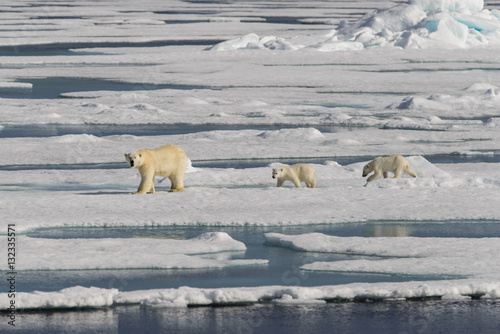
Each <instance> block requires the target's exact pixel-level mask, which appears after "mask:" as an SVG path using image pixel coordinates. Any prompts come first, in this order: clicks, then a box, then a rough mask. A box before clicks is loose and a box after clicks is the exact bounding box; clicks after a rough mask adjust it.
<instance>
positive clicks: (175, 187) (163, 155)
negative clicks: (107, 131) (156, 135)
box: [125, 145, 188, 194]
mask: <svg viewBox="0 0 500 334" xmlns="http://www.w3.org/2000/svg"><path fill="white" fill-rule="evenodd" d="M125 160H127V163H128V164H129V165H130V167H132V168H137V169H139V173H141V184H140V185H139V189H137V191H136V192H135V193H134V194H146V193H149V194H152V193H154V192H155V175H158V176H164V177H168V178H169V180H170V182H171V183H172V185H171V187H170V191H171V192H174V191H182V190H183V189H184V173H185V172H186V167H187V163H188V158H187V156H186V153H185V152H184V150H183V149H182V148H180V147H178V146H175V145H165V146H160V147H157V148H153V149H147V148H142V149H140V150H139V151H136V152H132V153H128V154H127V153H125Z"/></svg>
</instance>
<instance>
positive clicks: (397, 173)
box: [393, 168, 403, 179]
mask: <svg viewBox="0 0 500 334" xmlns="http://www.w3.org/2000/svg"><path fill="white" fill-rule="evenodd" d="M402 172H403V169H402V168H397V169H395V170H394V177H393V178H394V179H399V178H400V177H401V173H402Z"/></svg>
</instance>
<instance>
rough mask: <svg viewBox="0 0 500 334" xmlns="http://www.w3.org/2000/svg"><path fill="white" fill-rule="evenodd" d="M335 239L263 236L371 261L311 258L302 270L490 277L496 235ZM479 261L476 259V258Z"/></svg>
mask: <svg viewBox="0 0 500 334" xmlns="http://www.w3.org/2000/svg"><path fill="white" fill-rule="evenodd" d="M402 232H403V233H402V234H403V235H401V237H400V238H383V237H379V238H354V237H353V238H341V237H333V236H326V235H322V234H305V235H300V236H287V235H280V234H275V233H269V234H266V242H267V243H268V244H270V245H273V246H279V247H288V248H291V249H294V250H298V251H306V252H329V253H340V254H353V255H365V256H372V257H378V258H377V259H373V258H372V259H369V260H368V259H367V260H349V261H335V262H315V263H310V264H307V265H304V266H302V267H301V269H303V270H320V271H335V272H366V273H380V274H391V275H409V274H413V275H436V276H438V277H439V276H445V277H446V276H448V277H463V276H465V277H471V278H485V279H495V278H497V277H498V275H499V274H500V272H499V270H498V268H497V266H496V265H495V263H496V261H497V259H496V256H495V249H496V248H497V247H498V246H499V245H500V242H499V241H500V240H499V239H498V238H483V239H470V238H411V237H405V236H404V231H402ZM477 259H481V261H477Z"/></svg>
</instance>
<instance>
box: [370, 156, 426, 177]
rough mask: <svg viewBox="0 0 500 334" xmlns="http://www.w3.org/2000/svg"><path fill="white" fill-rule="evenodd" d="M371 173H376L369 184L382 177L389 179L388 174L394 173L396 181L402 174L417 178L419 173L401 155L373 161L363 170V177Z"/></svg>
mask: <svg viewBox="0 0 500 334" xmlns="http://www.w3.org/2000/svg"><path fill="white" fill-rule="evenodd" d="M371 172H375V173H374V174H373V175H372V176H370V177H369V178H368V180H367V181H368V182H370V181H374V180H376V179H378V178H380V177H381V176H382V175H383V176H384V178H387V176H388V175H387V173H388V172H392V173H394V178H395V179H399V178H400V177H401V173H402V172H405V173H406V174H408V175H410V176H413V177H417V173H415V172H414V171H412V170H411V169H410V164H409V163H408V161H406V159H405V158H403V157H402V156H400V155H391V156H388V157H378V158H375V159H373V160H372V161H371V162H369V163H368V164H366V165H365V167H364V168H363V177H365V176H367V175H368V174H370V173H371Z"/></svg>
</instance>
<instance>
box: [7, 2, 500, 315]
mask: <svg viewBox="0 0 500 334" xmlns="http://www.w3.org/2000/svg"><path fill="white" fill-rule="evenodd" d="M20 3H21V4H22V1H15V2H11V3H10V4H8V3H6V4H5V5H3V6H5V8H8V7H9V6H10V7H14V6H15V7H16V9H15V10H5V11H1V12H0V14H1V15H2V19H1V20H0V27H1V28H2V30H3V32H4V33H3V34H2V37H0V47H2V48H3V49H2V50H7V49H8V50H10V49H9V48H13V49H15V51H13V54H8V53H7V55H6V56H3V55H2V58H1V60H0V65H1V75H2V79H1V83H0V94H2V99H1V101H2V103H1V104H0V114H1V116H2V117H1V120H0V135H1V136H0V156H1V157H2V159H1V160H0V180H1V181H0V205H1V207H2V208H8V209H6V210H1V213H0V215H1V220H2V221H3V222H4V224H5V223H7V222H8V223H12V224H15V225H16V232H18V233H27V232H30V231H33V230H37V229H40V228H48V229H64V228H65V227H109V226H112V227H127V226H174V225H191V226H196V225H211V226H218V225H224V226H245V225H254V224H255V225H268V226H277V225H308V224H337V223H355V222H364V221H374V220H378V221H396V220H402V221H406V222H410V223H411V222H419V221H434V222H435V221H439V222H443V223H447V222H448V221H452V220H463V221H470V222H471V223H474V222H477V221H481V220H493V221H495V220H498V217H500V207H499V206H498V198H499V191H500V176H498V169H499V163H498V162H493V163H486V162H479V163H477V162H474V159H479V160H480V161H482V160H485V161H487V160H488V158H491V159H492V160H493V161H495V159H497V155H498V152H499V147H498V143H499V142H500V138H499V136H500V134H499V131H498V127H499V126H500V115H499V113H498V110H499V109H500V97H499V95H498V91H499V88H498V87H500V79H499V76H498V75H496V71H497V70H498V68H499V66H500V64H499V61H498V54H499V48H498V41H499V40H500V37H499V15H498V10H496V9H492V10H489V9H485V8H484V4H483V2H482V1H477V0H474V1H473V0H471V1H450V0H441V1H411V2H409V3H406V4H396V5H395V4H394V3H391V2H376V3H375V4H374V3H367V2H362V3H357V2H349V12H354V16H352V17H349V18H348V19H349V22H344V23H341V24H339V22H338V20H337V18H330V17H328V16H326V15H329V13H330V12H331V11H334V10H335V9H336V8H333V9H332V8H329V7H328V10H325V6H337V5H338V2H314V3H313V4H309V3H308V6H307V7H308V9H307V10H309V12H307V14H308V16H310V17H311V19H305V20H306V21H305V22H306V23H309V24H307V25H297V26H295V27H294V28H293V29H291V28H290V25H286V24H275V25H272V24H268V23H266V22H265V21H266V20H265V19H264V18H261V17H260V16H259V15H262V16H264V15H267V16H268V17H272V15H273V10H272V9H268V8H262V7H260V6H257V5H255V4H253V3H251V2H249V4H248V6H250V9H248V10H247V9H245V11H244V12H245V14H241V11H242V9H241V8H235V7H231V6H235V4H231V3H228V4H227V5H228V6H227V7H226V6H224V8H222V9H221V10H223V11H225V12H223V13H222V14H213V15H212V14H207V15H209V16H210V17H209V18H207V17H206V16H203V17H202V19H203V20H200V16H199V14H194V13H196V12H203V9H206V8H205V7H204V6H206V4H203V3H200V4H193V3H186V2H180V1H174V0H173V1H171V2H169V6H172V11H175V10H177V11H178V12H179V13H184V12H186V13H189V14H182V20H184V21H186V22H195V23H192V25H190V27H192V26H193V25H194V26H195V27H196V29H186V27H187V26H188V25H187V24H178V25H176V24H167V23H166V22H168V20H169V19H170V18H171V17H169V16H168V15H167V14H162V13H161V11H162V10H164V7H162V6H163V2H162V1H159V2H155V1H146V2H141V3H140V6H141V8H137V7H135V6H137V5H136V3H137V2H125V1H124V2H123V7H120V8H119V9H116V8H113V7H110V5H108V4H106V3H102V4H101V5H100V6H101V7H99V8H97V9H96V8H95V7H94V6H95V5H96V3H95V2H89V3H87V2H85V1H81V2H79V4H78V6H77V4H75V6H76V7H75V6H61V7H57V6H55V5H50V6H33V7H32V6H30V5H27V4H26V3H24V7H19V6H20V5H19V4H20ZM353 4H356V5H358V7H359V8H358V9H356V8H353V7H356V5H353ZM186 6H193V7H188V9H190V10H191V12H190V11H185V9H186ZM252 6H254V7H252ZM288 6H289V4H288V3H287V5H286V6H285V7H283V8H280V12H281V13H285V14H287V15H291V16H293V15H297V12H300V13H301V15H303V14H302V11H305V10H306V9H304V8H302V10H301V11H297V8H290V9H288ZM339 6H340V5H339ZM200 7H201V9H202V10H200ZM20 8H21V9H20ZM75 8H76V9H77V10H78V13H76V14H75ZM226 8H229V9H226ZM366 8H373V9H376V10H375V11H374V12H371V13H368V14H366V15H365V16H362V14H364V13H365V12H366ZM56 9H57V10H56ZM252 11H253V12H252ZM311 11H312V12H311ZM41 12H43V14H44V15H41V14H40V13H41ZM209 12H210V11H209ZM257 12H258V13H259V15H251V16H250V17H246V16H248V15H249V14H248V13H250V14H255V13H257ZM294 13H295V14H294ZM325 13H328V14H325ZM179 15H181V14H179ZM242 15H243V16H245V17H243V16H242ZM304 15H305V14H304ZM346 15H347V14H342V15H340V16H342V18H343V19H345V18H346V17H345V16H346ZM71 17H82V19H77V18H72V19H69V18H71ZM300 20H302V18H300ZM198 21H200V22H198ZM318 21H321V22H322V23H321V25H322V26H321V25H320V26H319V27H318V25H311V24H310V23H311V22H318ZM34 23H35V24H34ZM19 24H21V25H22V27H23V29H22V33H19ZM325 26H327V28H326V29H324V27H325ZM334 28H335V29H334ZM200 31H203V34H200ZM165 36H168V38H169V39H168V40H167V41H165V38H166V37H165ZM242 36H243V37H242ZM260 36H266V37H260ZM269 36H271V37H269ZM272 36H283V37H272ZM186 40H194V41H195V42H196V43H200V44H203V43H205V44H204V45H197V44H196V43H193V44H189V43H188V42H186V44H187V45H182V43H184V42H185V41H186ZM172 41H173V42H181V43H180V45H177V44H175V43H173V42H172ZM220 41H225V42H222V43H218V42H220ZM156 42H159V43H160V45H159V46H154V43H156ZM202 42H203V43H202ZM120 43H121V44H120ZM141 43H146V44H147V43H151V44H152V45H153V46H151V45H147V46H141ZM161 43H164V44H161ZM130 44H133V45H134V47H131V46H130ZM65 45H66V46H67V48H66V49H65V47H64V46H65ZM117 45H121V46H117ZM206 45H213V46H212V47H209V48H208V49H210V50H213V51H214V50H221V51H222V50H225V51H224V52H212V51H208V50H207V47H206ZM30 46H33V49H30ZM378 46H381V47H378ZM58 48H62V49H64V50H63V51H61V49H58ZM457 48H458V49H466V50H461V51H460V52H457V51H456V49H457ZM52 49H54V50H55V51H54V50H52ZM415 49H418V50H415ZM26 50H27V51H26ZM58 51H59V52H58ZM318 51H332V52H318ZM333 51H339V52H333ZM54 78H56V79H54ZM57 78H64V79H70V80H74V81H70V83H69V84H68V83H66V82H63V84H62V86H63V87H62V88H60V89H59V90H60V91H57V90H56V92H55V96H52V97H51V98H47V97H45V96H42V97H36V94H37V91H38V90H39V87H40V86H42V87H45V86H51V84H53V83H54V82H56V83H57V82H58V79H57ZM20 79H22V82H19V81H18V80H20ZM37 80H41V81H37ZM86 80H89V82H90V83H89V82H87V81H86ZM84 84H89V85H90V86H92V87H94V86H98V87H101V86H99V85H103V86H102V87H103V88H102V89H99V90H96V89H95V88H92V89H81V87H80V85H84ZM115 85H117V86H115ZM117 87H118V88H117ZM31 94H34V95H35V97H34V98H30V97H32V96H31ZM58 94H61V95H62V96H63V97H65V99H60V98H54V97H57V96H59V95H58ZM3 96H5V97H3ZM27 97H28V98H27ZM54 124H56V126H55V128H54V129H53V128H52V127H51V126H54ZM179 124H181V126H183V127H184V128H183V130H184V132H183V131H181V133H180V134H172V133H170V128H168V127H165V128H161V127H160V130H159V131H160V133H157V134H150V131H151V128H152V127H154V125H162V126H171V125H175V126H177V125H179ZM31 125H35V128H34V129H31V128H30V126H31ZM64 125H66V126H68V127H71V126H74V127H76V128H77V129H83V133H71V134H61V133H59V132H58V131H60V130H61V129H62V130H64V129H65V127H64ZM43 126H46V128H44V129H45V131H47V132H48V133H49V135H44V136H36V135H35V134H32V133H28V134H26V135H25V136H16V135H8V133H9V131H11V130H12V129H14V132H16V127H20V128H21V129H23V128H27V129H28V130H27V131H28V132H29V131H31V130H33V132H36V130H37V127H40V128H43ZM141 126H142V127H144V128H143V129H145V130H142V131H143V133H142V134H131V133H129V132H128V131H129V130H130V131H132V130H133V129H137V128H140V127H141ZM197 126H199V127H200V128H197ZM204 126H206V127H207V128H203V127H204ZM214 126H215V127H216V128H215V129H212V128H210V127H214ZM231 126H234V128H233V129H231V128H229V129H228V127H231ZM287 126H290V127H292V128H286V127H287ZM186 128H189V129H191V130H193V131H189V130H188V131H186ZM117 129H118V130H120V131H118V134H108V133H107V132H106V131H109V130H117ZM52 130H54V131H53V132H51V131H52ZM101 131H102V132H101ZM77 132H78V131H77ZM139 132H140V131H139ZM167 143H173V144H177V145H179V146H181V147H183V148H184V149H185V151H186V152H187V154H188V156H189V157H190V158H191V160H192V161H193V166H192V167H191V168H190V169H189V171H188V173H187V174H186V190H185V191H184V192H182V193H179V194H169V193H167V190H168V189H169V184H168V180H164V179H162V178H157V189H158V190H160V191H159V192H158V193H157V194H154V195H151V196H149V195H148V196H132V195H130V193H131V192H133V191H134V190H135V189H136V188H137V184H138V182H139V175H138V173H137V171H135V170H131V169H129V168H125V167H126V163H125V161H124V160H123V153H125V152H130V151H133V150H136V149H139V148H141V147H157V146H160V145H163V144H167ZM389 154H402V155H405V156H406V157H408V161H409V162H410V165H411V166H412V169H414V170H415V171H416V172H417V173H418V175H419V178H418V179H411V178H408V177H403V178H401V179H397V180H396V179H381V180H377V181H376V182H373V183H370V184H368V185H367V186H366V187H364V186H365V184H366V180H365V179H363V178H362V177H361V173H362V171H361V169H362V166H363V165H364V164H365V163H366V162H367V161H370V160H371V159H373V158H374V157H376V156H379V155H389ZM440 156H443V157H445V158H449V157H452V158H453V157H458V158H460V159H461V163H458V164H444V163H433V162H431V161H432V159H431V158H433V157H434V158H435V157H440ZM346 158H349V159H354V160H355V161H357V162H356V163H346V164H342V165H341V164H339V163H338V161H340V160H341V159H346ZM469 158H470V161H469V160H468V159H469ZM262 159H266V160H265V163H264V164H262V163H261V162H262ZM285 159H291V160H293V161H296V162H309V160H314V161H313V162H312V163H310V164H311V165H312V166H313V167H314V168H315V170H316V173H317V180H318V187H317V188H315V189H294V188H292V187H291V186H285V187H283V188H281V189H278V188H276V186H275V181H274V180H272V178H271V168H273V167H274V166H279V165H281V164H282V163H283V161H284V160H285ZM207 160H209V162H216V163H219V165H223V164H224V161H228V164H229V163H230V162H234V161H236V162H248V161H250V162H252V161H254V160H255V161H257V162H259V163H260V166H265V167H251V168H241V169H234V168H230V167H227V168H224V167H219V168H207V167H198V166H197V165H198V164H200V163H203V162H206V161H207ZM464 161H465V163H464ZM266 165H267V166H266ZM121 166H124V167H123V168H121ZM161 190H165V191H164V192H163V191H161ZM235 212H237V214H235ZM2 233H5V232H2ZM399 236H400V237H403V236H404V231H402V234H401V235H399ZM18 238H19V249H18V251H19V252H18V254H19V255H18V256H19V258H18V260H19V265H20V268H23V269H24V270H63V269H67V270H81V272H82V275H84V269H97V268H99V269H108V268H127V269H137V270H139V269H140V268H145V267H147V268H181V267H182V268H221V267H229V266H236V265H265V264H266V263H267V262H266V260H241V259H237V257H238V255H237V253H240V252H243V251H245V249H246V246H245V245H243V244H242V243H241V242H238V241H236V240H234V239H232V238H231V237H230V236H228V235H227V234H223V233H215V234H210V235H202V236H201V237H199V238H195V239H190V240H182V241H180V240H168V239H161V240H156V239H131V240H129V239H127V240H125V239H108V238H107V239H85V240H80V239H76V240H67V239H36V238H30V237H27V236H24V235H21V236H19V237H18ZM267 239H268V243H269V244H271V245H273V246H276V245H280V246H282V247H290V248H292V249H295V250H300V251H308V252H316V251H321V252H340V253H354V254H357V255H355V256H356V260H349V261H342V262H335V263H333V262H331V263H325V262H315V263H309V264H306V265H304V266H303V268H302V269H303V270H315V271H318V270H321V271H333V272H337V271H343V272H346V271H347V272H376V273H384V274H391V275H396V276H401V275H419V274H422V275H435V276H436V280H435V281H426V282H399V283H394V282H391V283H376V284H368V283H366V284H360V283H356V284H347V285H338V286H320V287H289V286H268V287H254V288H246V287H243V288H242V287H237V288H223V287H221V288H218V289H195V288H190V287H183V288H179V289H169V290H166V289H163V290H140V291H130V292H120V291H117V290H115V289H98V288H85V287H80V286H76V287H71V288H68V289H64V290H60V291H49V292H37V291H35V292H21V293H18V296H17V298H18V299H17V301H18V302H19V305H20V308H31V309H38V308H41V309H43V308H77V307H107V306H110V305H121V304H141V305H143V306H145V307H149V306H151V307H170V306H178V307H185V306H187V305H214V304H241V303H255V302H261V301H269V300H273V301H276V302H279V303H284V304H286V303H289V304H293V303H297V302H298V303H309V302H314V303H323V302H326V301H330V300H357V299H359V300H363V299H400V298H425V297H441V298H444V299H460V298H470V296H473V297H478V296H481V297H482V298H500V285H499V282H498V271H497V269H496V267H497V264H496V262H495V261H494V258H493V255H494V254H497V253H498V249H497V248H498V246H497V245H495V243H496V241H497V240H496V239H477V240H476V239H474V240H472V239H471V240H469V239H465V238H464V239H462V238H455V239H446V240H445V239H440V238H401V239H396V238H392V239H390V240H389V239H386V238H380V239H379V238H373V239H367V238H334V237H327V236H325V235H321V234H312V235H311V234H304V235H299V236H293V237H292V236H285V235H268V237H267ZM301 240H305V242H306V243H307V245H306V246H298V245H299V244H300V243H301ZM5 243H6V238H3V237H2V238H0V247H2V249H5V248H6V247H5ZM123 243H126V244H127V246H129V247H130V249H128V250H124V249H123V248H122V247H121V245H122V244H123ZM409 244H410V245H411V246H412V247H407V246H408V245H409ZM311 245H317V246H321V247H322V248H321V249H315V248H312V246H311ZM143 249H146V250H147V252H148V254H149V255H148V262H144V261H142V260H143V259H142V258H141V259H139V258H137V257H134V256H133V255H134V252H139V251H141V250H143ZM141 252H142V251H141ZM81 253H86V254H88V257H90V258H91V260H92V261H91V262H90V261H89V258H86V257H82V258H79V257H78V255H79V254H81ZM202 253H210V254H204V255H201V254H202ZM33 254H37V255H38V256H39V257H40V260H39V261H40V262H38V260H35V258H34V257H32V255H33ZM430 255H435V256H430ZM359 256H362V257H363V258H362V259H359ZM367 256H370V257H369V258H368V257H367ZM51 258H53V259H57V261H53V260H52V261H51ZM42 260H44V261H42ZM102 272H103V273H105V272H106V270H102ZM103 275H105V274H103ZM456 278H460V279H456ZM75 285H77V284H75ZM8 303H9V300H8V298H7V294H5V293H2V294H0V305H1V307H2V308H7V307H8V305H9V304H8Z"/></svg>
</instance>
